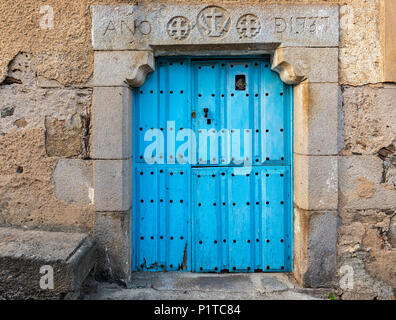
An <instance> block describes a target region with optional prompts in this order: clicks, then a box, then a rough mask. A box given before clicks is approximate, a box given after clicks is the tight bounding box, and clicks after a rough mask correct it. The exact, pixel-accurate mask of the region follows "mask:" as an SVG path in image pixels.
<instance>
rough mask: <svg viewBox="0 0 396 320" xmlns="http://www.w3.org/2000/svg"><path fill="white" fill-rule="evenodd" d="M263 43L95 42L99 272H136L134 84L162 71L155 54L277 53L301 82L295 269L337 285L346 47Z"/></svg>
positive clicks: (274, 61)
mask: <svg viewBox="0 0 396 320" xmlns="http://www.w3.org/2000/svg"><path fill="white" fill-rule="evenodd" d="M337 23H338V21H337ZM337 31H338V25H337ZM220 42H221V41H220ZM255 48H259V49H257V50H252V45H251V43H245V44H244V43H238V42H235V43H226V44H223V45H222V46H221V48H220V49H221V50H218V49H219V46H218V43H217V44H210V43H209V44H208V43H206V44H198V43H197V44H195V45H191V44H186V45H184V44H179V45H172V46H167V45H156V46H152V48H151V50H136V49H133V50H129V49H128V50H113V47H110V48H108V49H106V50H103V49H102V48H101V49H100V50H96V49H95V46H94V49H95V62H94V93H93V106H92V132H91V150H90V151H91V158H92V159H93V163H94V210H95V226H94V236H95V239H96V241H97V242H98V244H99V245H100V247H101V254H100V257H99V260H98V270H99V271H101V272H105V273H106V275H107V276H108V277H110V278H114V279H118V280H123V281H125V282H129V281H130V279H131V272H132V271H131V269H132V268H131V266H132V263H131V259H132V252H131V250H132V235H131V233H132V228H131V222H132V216H131V215H132V213H131V207H132V147H133V146H132V140H133V139H132V133H133V132H132V108H133V95H132V88H134V87H139V86H141V85H142V84H143V83H144V81H145V79H146V76H147V74H148V73H150V72H154V67H155V56H163V55H180V54H185V55H204V56H210V55H216V56H222V55H227V56H230V55H239V56H243V55H245V54H246V55H247V54H249V55H254V54H269V55H270V56H271V68H272V70H274V71H276V72H278V73H279V75H280V78H281V79H282V81H283V82H285V83H287V84H290V85H293V86H294V122H293V128H294V226H293V230H294V241H293V242H294V249H293V254H294V257H293V260H294V263H293V274H294V276H295V278H296V280H297V281H298V283H299V284H300V285H301V286H304V287H330V286H332V285H333V283H334V281H335V278H336V259H337V225H338V213H337V210H338V157H337V155H338V152H339V137H340V136H341V135H340V133H339V132H340V123H341V116H340V111H339V108H340V106H339V104H340V103H339V87H338V47H337V46H334V45H329V46H327V47H326V46H323V45H322V46H321V47H317V46H314V45H312V46H311V45H309V44H308V45H306V46H304V45H301V44H299V45H294V46H293V45H290V44H289V43H282V42H278V43H273V42H271V43H266V42H261V43H258V42H257V43H255Z"/></svg>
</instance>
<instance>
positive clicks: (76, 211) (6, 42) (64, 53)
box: [0, 0, 396, 299]
mask: <svg viewBox="0 0 396 320" xmlns="http://www.w3.org/2000/svg"><path fill="white" fill-rule="evenodd" d="M135 2H136V3H135ZM137 2H138V4H137ZM393 2H394V1H392V0H343V1H339V0H329V1H322V0H288V1H286V0H284V1H275V0H262V1H255V0H251V1H249V0H248V1H242V0H241V1H240V0H223V1H182V0H180V1H176V0H175V1H172V0H168V1H166V0H163V1H149V0H146V1H130V0H104V1H95V0H84V1H83V0H73V1H68V2H59V1H46V3H45V4H46V5H49V6H51V7H52V8H53V11H54V13H55V15H54V26H53V29H42V28H40V20H41V19H42V18H43V16H44V15H45V14H46V13H42V12H40V9H41V6H42V5H43V3H41V2H37V1H34V0H23V1H22V0H17V1H13V2H9V1H6V2H2V3H0V30H1V31H2V32H1V36H0V150H1V151H0V226H1V227H4V228H12V229H18V230H29V232H30V230H32V229H35V230H39V232H61V233H71V234H76V232H77V233H85V234H90V235H91V236H92V237H93V238H94V239H95V240H96V242H97V243H98V245H99V255H98V256H97V257H96V258H95V263H96V264H97V265H98V266H97V268H96V272H97V275H98V276H99V277H100V278H101V279H105V280H122V281H128V275H127V272H128V271H126V270H127V269H130V266H128V265H126V262H127V258H125V257H128V256H130V250H131V249H130V247H131V243H130V241H129V240H128V236H125V235H126V234H128V232H129V231H128V230H129V224H130V207H129V205H128V196H129V195H123V197H122V198H121V200H120V199H119V198H117V195H116V194H109V193H106V191H105V193H106V196H107V198H101V197H100V193H101V190H100V188H101V186H100V185H99V181H98V178H100V177H99V175H97V174H95V170H98V171H96V172H97V173H99V172H101V173H109V172H110V171H109V170H110V169H111V170H114V172H112V174H111V175H110V176H111V177H113V176H117V175H118V174H119V173H120V172H127V171H128V161H129V160H128V159H129V158H128V157H124V155H125V154H128V152H129V150H127V148H128V147H126V149H125V148H123V147H120V148H118V147H117V146H114V145H113V146H112V147H113V151H114V152H119V153H120V154H121V155H122V156H121V157H116V158H114V159H116V160H117V161H118V162H117V165H116V166H114V165H112V166H109V165H108V162H106V161H107V160H106V159H103V157H102V156H101V155H100V153H101V152H102V151H101V150H104V149H101V148H102V147H103V145H106V144H107V142H106V141H107V140H106V139H108V138H109V137H110V136H111V137H113V136H114V137H116V136H117V135H118V136H119V137H121V138H120V139H122V135H121V133H120V132H119V131H116V130H115V128H114V126H108V127H107V128H106V130H108V131H106V132H107V133H106V132H105V134H104V135H103V136H102V138H100V137H101V135H100V132H99V133H98V131H97V127H98V124H99V122H100V121H101V118H103V117H107V118H112V116H113V117H116V115H114V113H112V112H113V111H114V110H113V109H114V108H111V106H110V103H112V102H113V101H115V100H113V99H110V100H106V99H108V97H109V95H107V91H109V90H110V89H108V88H107V89H105V90H102V91H101V90H97V89H95V87H98V86H105V87H106V86H110V87H112V86H114V87H117V86H118V88H117V89H115V90H118V91H117V94H118V93H119V92H121V95H120V94H118V96H117V97H122V98H119V100H120V102H119V103H120V104H121V105H122V104H123V103H124V104H125V105H128V103H129V102H128V101H129V100H128V97H127V96H126V95H124V94H123V92H125V91H126V90H127V89H126V87H127V85H125V80H127V78H128V77H127V76H126V77H124V79H122V80H121V81H120V83H115V84H114V83H113V84H112V83H105V82H99V81H102V80H103V81H107V80H108V79H109V77H107V76H105V77H104V78H100V74H98V73H97V70H98V69H97V67H98V68H100V67H101V66H102V67H104V66H103V65H101V63H100V61H101V56H105V55H106V54H109V52H110V54H112V53H111V52H113V53H114V52H116V51H118V50H126V51H128V52H129V51H131V52H132V51H133V50H136V49H138V50H145V51H156V50H157V53H158V54H160V51H159V49H161V50H165V51H167V50H168V51H169V50H171V49H170V48H165V47H166V45H168V44H171V45H175V44H178V43H179V42H180V41H185V44H186V45H195V44H196V43H197V42H202V40H203V38H202V32H198V31H199V30H196V29H193V30H191V32H192V35H191V36H190V37H186V34H185V33H184V32H181V33H180V32H173V31H172V28H171V30H170V34H171V35H172V36H173V38H171V39H169V35H168V30H165V29H164V30H160V31H159V32H158V33H156V34H155V36H154V35H153V34H151V35H149V36H148V38H147V37H146V38H144V37H138V38H137V39H136V41H135V42H134V43H133V44H132V45H131V44H130V42H129V40H130V32H131V31H132V30H133V32H136V33H140V34H145V33H147V34H150V33H148V31H149V29H148V25H147V23H145V22H144V21H148V20H150V19H157V18H158V21H159V22H161V23H162V22H163V23H164V24H167V23H168V20H170V19H171V18H172V17H171V16H170V14H171V13H172V12H173V11H179V12H180V15H179V16H183V17H186V18H187V19H188V20H189V21H194V19H195V16H194V14H193V13H194V11H192V10H186V9H183V8H185V7H183V5H191V6H194V5H195V6H199V8H205V7H206V6H211V5H216V6H221V7H224V8H226V9H227V10H228V11H229V12H231V13H232V14H231V19H232V21H235V22H236V21H237V20H238V19H239V17H240V16H242V15H243V13H242V11H241V9H240V8H241V7H243V8H245V9H249V10H248V11H249V13H250V12H251V13H252V14H254V15H255V16H258V17H262V18H263V19H264V18H265V17H268V18H270V17H271V16H270V15H268V12H267V11H266V10H264V8H265V6H272V5H274V6H278V8H279V9H278V10H279V12H280V15H279V16H277V17H276V18H279V19H278V20H277V21H276V24H275V27H276V28H277V29H275V30H276V31H282V32H278V33H276V34H275V35H276V36H274V37H271V36H268V35H269V34H268V30H269V28H272V26H271V25H269V24H268V25H267V24H264V23H262V25H261V29H260V31H261V32H260V33H259V34H258V35H257V38H256V40H249V39H244V40H241V39H240V36H241V35H240V34H239V33H238V29H236V28H235V29H230V30H227V32H229V35H228V37H229V38H227V40H226V41H225V44H228V45H230V46H231V47H230V48H232V50H234V49H237V50H239V49H240V48H238V46H235V44H237V43H240V42H242V43H245V44H251V45H252V44H254V43H262V44H266V43H267V44H268V43H269V42H271V43H283V45H280V47H282V51H280V50H278V51H277V56H276V57H275V56H273V59H274V62H275V63H278V62H279V63H278V64H277V67H278V70H277V71H280V73H281V76H284V77H285V79H289V80H290V79H292V80H293V81H295V82H296V83H297V82H300V81H301V83H300V84H298V85H296V88H295V95H297V96H298V95H300V96H301V100H300V102H301V105H300V106H301V109H300V110H305V111H304V112H302V113H300V114H299V115H297V118H296V119H295V121H298V123H300V124H301V126H299V127H301V128H304V130H302V131H301V132H300V133H298V132H297V133H295V142H294V145H295V148H297V150H298V154H297V155H295V157H296V161H295V170H296V172H295V175H296V179H301V181H305V180H308V182H307V184H306V185H303V187H302V188H300V189H296V191H295V192H296V194H297V199H296V201H295V221H296V222H298V225H297V226H298V227H299V228H300V229H298V230H300V231H301V232H302V233H301V234H304V237H305V238H303V239H300V240H299V241H300V242H298V241H297V245H296V248H295V258H296V259H297V260H296V261H298V263H299V265H298V266H296V268H297V269H298V270H301V273H299V274H297V275H296V277H297V280H298V282H299V283H300V284H302V285H303V286H306V287H327V288H329V292H330V291H332V292H334V294H335V295H337V296H338V297H339V298H341V299H393V298H394V296H395V290H396V104H395V101H396V84H395V83H396V78H395V72H394V69H392V68H394V66H395V65H396V58H395V49H396V41H395V34H394V29H395V28H394V21H395V20H396V17H395V16H396V12H395V11H396V8H395V7H396V5H395V4H394V3H393ZM99 4H100V5H101V6H106V5H107V6H108V7H107V9H106V8H105V9H103V10H101V11H100V14H102V15H103V16H102V17H101V16H100V15H97V14H95V10H97V9H95V8H96V7H95V6H92V5H99ZM110 5H112V6H123V7H122V8H123V9H120V10H121V11H122V12H121V13H122V14H124V15H126V16H132V18H133V16H134V15H135V14H136V15H137V16H136V17H137V19H138V20H139V19H140V20H139V21H138V22H139V23H138V24H137V25H136V24H133V25H130V24H127V25H123V26H121V27H122V28H124V29H123V30H124V35H125V37H124V38H118V39H117V38H116V37H114V36H109V37H107V38H106V39H103V38H101V37H102V36H103V35H106V34H111V33H115V32H117V28H120V25H119V24H115V25H114V26H112V25H109V23H108V20H106V19H109V18H110V17H111V16H112V15H114V14H115V12H116V11H114V10H111V9H110V8H111V7H109V6H110ZM125 5H127V7H124V6H125ZM301 5H304V6H305V9H304V10H303V11H301V12H299V13H301V15H305V14H308V13H309V12H314V13H316V12H317V8H318V6H321V5H324V6H335V7H336V11H335V12H336V14H335V15H331V14H324V15H323V18H326V17H329V23H330V24H329V25H328V30H329V32H328V33H326V34H325V35H324V36H323V37H318V38H315V37H306V38H304V36H301V37H299V38H297V40H296V38H295V37H292V36H291V35H290V34H287V33H286V30H289V29H287V27H288V26H287V25H286V26H285V23H286V21H287V20H285V18H284V17H283V16H282V15H281V13H283V14H285V16H287V12H290V10H291V9H290V6H301ZM233 6H235V8H236V9H235V10H233V8H234V7H233ZM147 8H149V9H147ZM151 9H152V10H151ZM183 10H184V11H183ZM183 12H184V13H183ZM198 12H199V10H198ZM332 12H333V11H332ZM47 13H48V12H47ZM118 13H120V11H118ZM182 13H183V14H182ZM141 16H145V19H142V18H140V17H141ZM311 16H312V17H313V16H315V17H316V16H318V15H312V14H311ZM168 17H169V19H168ZM95 19H97V21H96V20H95ZM161 19H163V20H161ZM282 19H283V20H282ZM95 21H96V22H97V23H95ZM126 21H130V20H126ZM263 21H268V19H264V20H263ZM331 21H336V24H334V23H331ZM318 23H322V24H324V26H326V23H327V19H322V20H321V21H319V22H318ZM319 25H320V24H319ZM103 28H104V29H103ZM134 28H137V29H136V30H135V29H134ZM91 29H92V34H93V35H94V36H95V35H99V36H98V37H96V36H95V37H94V38H93V41H92V39H91ZM338 30H339V37H338V36H336V35H337V32H338ZM98 32H99V33H98ZM194 32H197V33H196V34H195V33H194ZM308 32H310V31H309V30H308ZM279 34H282V36H279ZM251 35H252V34H250V36H251ZM245 36H246V34H245ZM245 36H244V35H243V33H242V38H243V37H245ZM247 38H249V37H247ZM141 39H147V40H144V41H143V40H141ZM153 39H154V40H153ZM153 45H154V47H153ZM155 46H158V48H157V49H156V48H155ZM264 47H265V49H268V50H272V51H271V52H272V53H274V52H275V48H276V46H274V47H272V48H270V47H268V46H264ZM290 47H300V49H299V50H289V51H288V48H290ZM312 47H315V48H317V49H318V48H319V47H322V48H321V49H320V50H321V51H319V49H318V50H315V51H312V50H309V48H312ZM207 48H208V47H206V49H207ZM202 49H203V50H205V48H202ZM253 49H254V50H259V49H262V48H260V46H257V45H256V46H253V47H252V48H250V49H249V50H253ZM207 50H208V49H207ZM226 50H227V49H226ZM249 50H247V52H249ZM307 52H314V53H312V54H308V53H307ZM245 53H246V52H245ZM281 53H282V54H281ZM124 54H125V53H124ZM94 57H95V58H94ZM144 59H146V60H145V62H142V60H144ZM150 59H154V57H151V58H150V57H149V58H147V57H146V58H144V57H143V56H142V57H141V58H139V65H143V66H144V67H143V69H145V68H146V69H145V70H142V69H141V68H140V69H139V68H137V69H138V74H137V75H136V74H134V75H132V76H131V78H133V79H135V80H136V79H137V77H138V75H139V74H140V73H142V72H143V73H144V72H148V71H150V70H149V69H150V68H149V66H150V64H151V62H150V61H151V60H150ZM94 60H95V61H94ZM102 61H106V59H104V60H102ZM136 61H137V60H136ZM136 61H135V62H136ZM94 62H95V63H94ZM132 62H134V61H132ZM286 62H287V63H286ZM275 63H274V65H275ZM288 63H290V66H289V64H288ZM98 64H99V65H98ZM132 64H133V63H131V64H130V65H132ZM289 67H290V68H291V69H289ZM94 69H95V73H96V75H95V77H97V76H99V78H96V79H94ZM137 69H135V70H137ZM121 71H125V68H124V69H121ZM291 71H292V72H293V74H294V75H295V76H299V75H301V78H298V77H294V78H293V77H292V75H293V74H290V72H291ZM139 72H140V73H139ZM120 73H122V72H120ZM120 73H118V74H120ZM305 78H307V80H305ZM282 80H283V79H282ZM292 80H290V81H292ZM141 81H144V78H143V80H142V79H140V78H139V79H138V81H137V80H136V82H134V83H133V84H132V83H131V82H130V83H129V85H136V84H138V83H140V82H141ZM305 90H306V91H305ZM95 91H96V92H95ZM98 98H100V99H99V100H98ZM304 99H305V100H304ZM97 101H102V102H103V101H104V103H103V106H102V107H101V106H100V105H99V104H97V103H96V102H97ZM106 101H107V102H106ZM334 101H335V106H334V108H332V107H331V106H333V104H331V102H334ZM117 103H118V102H117ZM312 106H315V107H312ZM101 108H102V109H101ZM304 108H305V109H304ZM125 110H126V111H125ZM125 110H124V111H119V112H120V115H118V116H119V117H120V118H123V115H125V113H123V112H128V109H125ZM324 115H325V117H324ZM99 116H101V117H99ZM323 117H324V119H325V120H323ZM326 119H336V120H335V121H326ZM329 123H330V124H329ZM95 126H96V127H95ZM119 127H121V128H124V129H125V130H126V132H128V131H127V130H130V128H128V124H127V123H122V122H121V125H120V126H119ZM325 128H326V129H325ZM97 133H98V135H96V134H97ZM98 139H99V140H98ZM104 141H105V142H106V143H103V142H104ZM117 148H118V149H117ZM114 159H113V160H114ZM110 160H111V159H110ZM95 168H96V169H95ZM319 173H326V174H327V175H326V177H325V178H323V179H320V178H319ZM101 177H103V175H102V176H101ZM106 179H107V178H106ZM106 181H112V180H106ZM95 182H96V183H95ZM322 186H323V187H322ZM119 190H121V191H120V192H122V190H123V189H122V188H120V189H119ZM103 199H105V201H103ZM106 199H107V200H106ZM315 199H318V200H315ZM101 201H102V202H101ZM320 201H323V203H321V202H320ZM114 203H115V204H114ZM120 203H121V204H120ZM113 204H114V205H113ZM99 205H100V206H102V205H103V207H102V208H103V209H98V208H99V207H98V206H99ZM116 205H120V208H116V207H115V206H116ZM295 227H296V226H295ZM332 227H333V228H334V230H336V232H335V233H334V232H330V230H333V229H330V228H332ZM1 234H2V236H1V238H0V243H4V242H5V239H6V237H5V236H3V235H4V234H7V235H8V236H7V237H9V233H7V232H2V233H1ZM14 234H15V235H17V234H18V235H19V233H18V232H16V231H15V232H14ZM20 237H21V239H22V238H23V236H20ZM75 237H76V239H77V240H76V246H77V243H78V242H79V239H80V238H79V236H75ZM324 237H326V238H325V239H324ZM84 239H85V238H84ZM71 242H72V241H71ZM319 243H320V246H318V244H319ZM72 245H74V242H73V244H72ZM0 247H1V246H0ZM313 247H314V248H317V250H311V249H312V248H313ZM53 248H57V246H56V245H54V246H53ZM54 250H55V249H54ZM66 251H67V250H66V249H65V252H66ZM0 259H2V258H1V255H0ZM318 261H319V262H320V263H319V264H318V263H316V262H318ZM322 262H323V264H322ZM23 263H25V262H23ZM23 263H22V262H21V265H23ZM2 265H3V264H1V263H0V273H1V272H3V271H4V270H3V269H1V268H2ZM8 265H9V264H8ZM89 266H90V267H91V266H92V265H91V264H89ZM345 266H347V267H346V268H345ZM348 266H349V267H352V269H353V280H354V285H353V288H345V287H343V286H342V285H341V284H342V279H343V277H344V276H345V270H349V269H348ZM84 274H85V272H84ZM323 279H325V281H323ZM9 292H10V293H11V292H12V291H11V289H10V291H9ZM8 296H12V294H9V295H8Z"/></svg>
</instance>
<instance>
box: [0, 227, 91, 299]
mask: <svg viewBox="0 0 396 320" xmlns="http://www.w3.org/2000/svg"><path fill="white" fill-rule="evenodd" d="M95 261H96V244H95V242H94V241H93V239H92V238H91V237H90V236H89V235H87V234H82V233H65V232H49V231H37V230H23V229H16V228H5V227H0V300H1V299H76V298H77V297H78V296H79V291H80V288H81V284H82V282H83V281H84V280H85V278H86V277H87V275H88V274H89V272H90V271H91V270H92V268H93V267H94V265H95ZM52 270H53V271H52ZM52 275H53V277H52Z"/></svg>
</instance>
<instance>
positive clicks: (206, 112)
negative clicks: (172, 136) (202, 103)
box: [203, 108, 209, 118]
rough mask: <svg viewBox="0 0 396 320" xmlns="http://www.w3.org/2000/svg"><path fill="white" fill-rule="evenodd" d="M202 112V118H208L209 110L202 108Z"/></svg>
mask: <svg viewBox="0 0 396 320" xmlns="http://www.w3.org/2000/svg"><path fill="white" fill-rule="evenodd" d="M203 110H204V113H205V114H204V118H207V117H208V113H209V109H208V108H204V109H203Z"/></svg>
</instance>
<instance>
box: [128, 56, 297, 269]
mask: <svg viewBox="0 0 396 320" xmlns="http://www.w3.org/2000/svg"><path fill="white" fill-rule="evenodd" d="M156 70H157V71H156V72H155V73H154V74H152V75H151V76H149V78H148V79H147V81H146V83H145V84H144V86H143V87H142V88H140V89H138V90H136V91H135V105H134V110H135V111H134V125H135V130H134V132H135V137H134V143H135V145H134V167H135V168H134V208H133V227H134V230H133V234H134V243H133V254H134V255H133V261H134V263H133V269H134V270H149V271H158V270H170V271H175V270H186V271H188V270H192V271H195V272H221V271H228V272H254V271H264V272H266V271H290V270H291V266H292V237H291V234H292V223H291V222H292V203H291V199H292V174H291V173H292V157H291V155H292V144H291V140H292V127H291V123H292V121H291V119H292V112H291V110H292V89H291V87H289V86H287V85H285V84H283V83H282V82H281V80H280V79H279V76H278V75H277V74H276V73H274V72H273V71H271V70H270V68H269V62H268V60H266V59H254V58H249V59H247V58H245V59H205V60H202V59H193V58H161V59H158V61H157V69H156ZM190 128H192V131H191V130H190ZM188 137H189V138H190V140H188ZM156 142H158V143H157V144H156V145H155V143H156ZM153 145H155V146H156V148H154V147H153ZM161 145H162V148H161ZM154 149H155V150H154ZM147 150H149V151H150V152H147ZM139 201H140V202H139ZM142 201H143V202H142Z"/></svg>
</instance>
